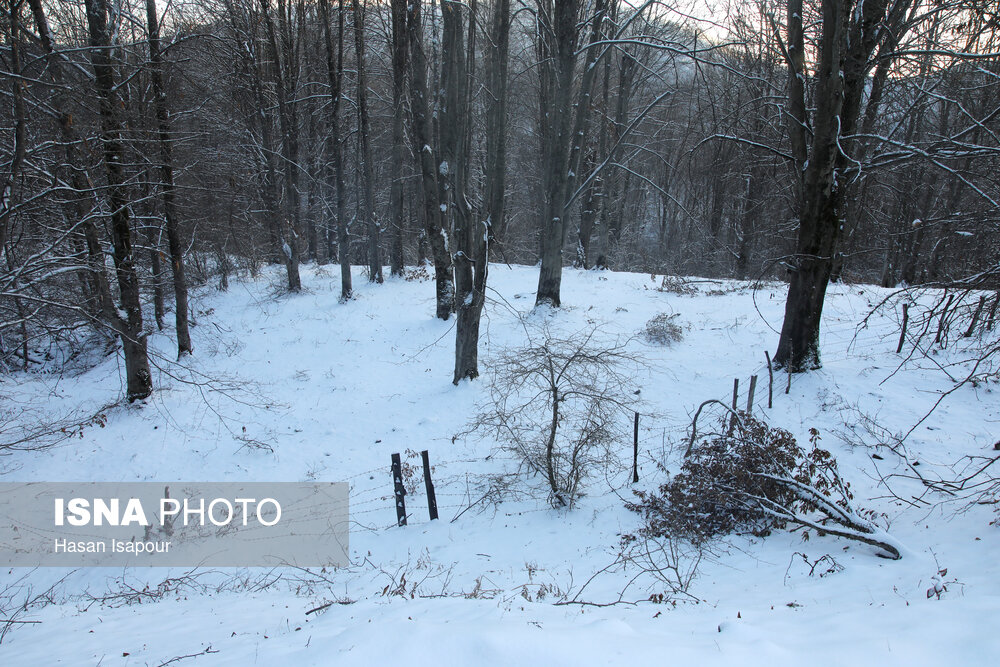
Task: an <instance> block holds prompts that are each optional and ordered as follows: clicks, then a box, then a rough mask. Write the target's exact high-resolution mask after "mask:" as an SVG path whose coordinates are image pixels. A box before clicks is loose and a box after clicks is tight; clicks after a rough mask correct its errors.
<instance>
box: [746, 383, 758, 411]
mask: <svg viewBox="0 0 1000 667" xmlns="http://www.w3.org/2000/svg"><path fill="white" fill-rule="evenodd" d="M756 390H757V376H756V375H751V376H750V392H749V393H748V394H747V412H751V413H752V412H753V395H754V393H755V392H756Z"/></svg>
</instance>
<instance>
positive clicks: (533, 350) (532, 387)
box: [470, 325, 639, 507]
mask: <svg viewBox="0 0 1000 667" xmlns="http://www.w3.org/2000/svg"><path fill="white" fill-rule="evenodd" d="M525 330H526V331H527V333H528V336H529V341H528V344H527V345H526V346H524V347H520V348H515V349H508V350H505V351H503V352H502V353H501V354H499V355H498V356H497V357H496V358H495V359H494V360H493V363H492V378H491V382H490V386H489V392H490V394H489V398H488V399H487V402H486V404H485V406H484V407H483V410H482V411H481V412H480V413H479V414H478V415H477V417H476V419H475V422H474V423H473V424H472V425H471V428H470V431H471V432H478V433H479V434H480V435H489V436H491V437H494V438H496V440H497V441H498V442H499V443H500V445H501V447H503V448H504V449H505V450H507V451H509V452H511V453H513V454H514V455H515V456H516V457H517V458H518V459H519V461H520V462H521V463H522V464H523V466H524V467H525V468H526V469H528V470H530V471H531V472H533V473H537V474H539V475H541V476H542V477H543V478H544V480H545V485H546V488H547V491H548V494H549V502H550V503H551V504H552V505H553V507H566V506H572V505H573V502H574V501H575V499H576V498H577V497H579V495H580V494H581V491H582V484H583V481H584V479H585V478H586V477H587V476H588V474H590V473H591V472H592V471H594V470H595V469H597V468H599V467H601V466H606V465H610V464H611V463H610V462H611V461H613V460H614V457H612V456H611V453H610V448H611V447H612V446H613V444H614V443H615V442H620V441H621V440H623V439H624V435H623V424H624V422H626V421H627V418H626V415H627V414H628V415H630V414H631V412H630V411H631V409H632V407H633V406H634V404H635V403H636V401H637V400H638V399H637V398H636V394H637V392H635V391H634V385H633V382H632V379H633V378H632V375H631V374H630V373H629V372H628V367H629V366H633V365H635V364H637V363H639V360H638V359H637V358H636V357H634V356H633V355H632V354H631V353H630V352H629V351H628V350H627V349H626V348H625V344H623V343H620V342H600V341H599V340H598V339H599V336H598V335H597V334H598V330H597V329H596V328H590V329H587V330H585V331H580V332H576V333H574V334H567V335H560V334H557V333H554V332H553V331H551V330H550V329H549V328H548V326H547V325H543V326H541V327H537V328H534V329H532V327H531V326H529V325H526V326H525Z"/></svg>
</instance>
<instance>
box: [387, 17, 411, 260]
mask: <svg viewBox="0 0 1000 667" xmlns="http://www.w3.org/2000/svg"><path fill="white" fill-rule="evenodd" d="M406 4H407V0H391V3H390V11H391V13H392V26H391V28H392V32H391V37H390V39H391V40H392V45H391V46H392V164H391V166H390V172H389V177H390V178H391V179H392V183H391V184H390V191H389V202H390V206H391V208H392V213H391V215H392V226H391V228H390V233H391V238H390V242H389V272H390V274H391V275H393V276H402V275H403V263H404V261H403V234H404V231H405V229H406V216H405V214H404V207H403V161H404V160H405V159H406V146H405V144H404V143H403V141H404V139H403V127H404V125H405V116H406V109H405V108H404V106H403V94H404V93H405V92H406Z"/></svg>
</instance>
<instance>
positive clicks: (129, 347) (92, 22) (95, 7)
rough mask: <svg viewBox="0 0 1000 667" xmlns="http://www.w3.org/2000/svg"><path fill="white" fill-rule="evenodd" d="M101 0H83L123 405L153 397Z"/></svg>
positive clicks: (116, 100)
mask: <svg viewBox="0 0 1000 667" xmlns="http://www.w3.org/2000/svg"><path fill="white" fill-rule="evenodd" d="M106 3H107V0H85V4H86V10H87V25H88V28H89V33H90V45H91V47H92V48H93V51H92V52H91V56H90V58H91V63H92V65H93V67H94V85H95V87H96V89H97V94H98V96H99V98H100V116H101V144H102V148H103V153H104V166H105V170H106V172H107V179H108V204H109V207H110V209H111V236H112V242H113V245H114V259H115V273H116V275H117V278H118V289H119V292H120V294H121V309H122V310H123V311H124V313H125V318H117V320H118V322H117V324H118V325H119V330H118V334H119V336H120V337H121V341H122V348H123V351H124V354H125V377H126V398H127V399H128V400H129V402H132V401H136V400H139V399H143V398H146V397H147V396H149V395H150V394H151V393H153V382H152V375H151V374H150V371H149V358H148V356H147V352H146V336H145V333H144V332H143V330H142V305H141V303H140V300H139V279H138V276H136V272H135V258H134V255H133V252H132V231H131V229H130V228H129V210H128V201H127V197H126V192H125V174H124V170H123V164H124V162H125V150H124V147H123V145H122V138H121V133H122V122H121V120H120V119H119V117H118V109H119V108H120V99H119V97H118V92H117V88H116V86H115V80H114V64H113V63H112V61H111V56H110V47H111V34H110V30H109V29H108V16H107V4H106Z"/></svg>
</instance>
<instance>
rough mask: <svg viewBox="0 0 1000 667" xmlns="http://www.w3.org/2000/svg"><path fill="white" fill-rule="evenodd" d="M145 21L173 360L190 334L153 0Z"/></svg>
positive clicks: (187, 345)
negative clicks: (170, 300) (170, 301)
mask: <svg viewBox="0 0 1000 667" xmlns="http://www.w3.org/2000/svg"><path fill="white" fill-rule="evenodd" d="M146 21H147V27H148V37H149V65H150V79H151V82H152V84H153V106H154V107H155V109H156V126H157V138H158V140H159V144H160V178H162V179H163V182H162V183H161V184H160V192H161V193H162V195H163V218H164V221H165V222H166V228H167V247H168V248H169V250H170V268H171V270H172V271H173V277H174V281H173V282H174V321H175V323H176V327H177V358H178V359H179V358H181V357H183V356H184V355H186V354H191V353H192V352H193V351H194V347H193V346H192V345H191V334H190V332H189V331H188V288H187V279H186V278H185V277H184V245H183V243H182V241H181V235H180V230H179V229H178V224H179V221H178V219H177V207H176V205H175V201H174V195H175V189H174V161H173V156H172V150H171V146H170V116H169V114H168V112H167V98H166V94H165V93H164V91H163V57H162V54H161V53H160V25H159V21H158V20H157V16H156V0H146Z"/></svg>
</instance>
